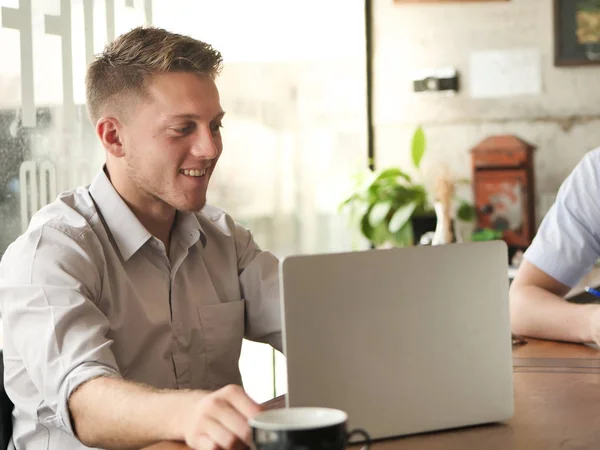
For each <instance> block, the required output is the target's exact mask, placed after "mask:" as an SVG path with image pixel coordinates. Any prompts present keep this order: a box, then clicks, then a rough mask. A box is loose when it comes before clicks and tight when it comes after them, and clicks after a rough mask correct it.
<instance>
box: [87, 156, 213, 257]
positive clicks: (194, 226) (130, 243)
mask: <svg viewBox="0 0 600 450" xmlns="http://www.w3.org/2000/svg"><path fill="white" fill-rule="evenodd" d="M89 192H90V195H91V197H92V200H93V201H94V203H95V204H96V207H97V208H98V210H99V212H100V215H101V216H102V219H103V221H104V223H106V225H107V227H108V229H109V231H110V233H111V235H112V237H113V239H114V240H115V243H116V244H117V247H118V248H119V252H120V253H121V256H122V257H123V260H125V261H127V260H129V258H131V257H132V256H133V255H134V254H135V252H137V251H138V250H139V249H140V248H141V247H142V246H143V245H144V244H145V243H146V242H148V240H149V239H150V238H152V234H150V232H149V231H148V230H147V229H146V227H144V225H143V224H142V223H141V222H140V221H139V219H138V218H137V217H136V215H135V214H134V213H133V211H131V209H129V206H127V203H125V201H124V200H123V199H122V198H121V196H120V195H119V193H118V192H117V191H116V189H115V188H114V186H113V185H112V183H111V182H110V180H109V179H108V176H107V175H106V172H105V168H104V167H103V168H102V170H100V171H99V172H98V174H97V175H96V177H95V178H94V181H92V184H91V185H90V188H89ZM174 231H175V232H178V233H181V235H182V236H183V237H184V238H183V239H184V242H186V244H187V245H188V247H191V246H192V245H193V244H195V243H196V242H198V239H200V241H201V242H202V246H203V247H206V234H205V233H204V231H203V230H202V226H201V225H200V221H199V220H198V217H196V214H194V213H191V212H182V211H178V212H177V219H176V222H175V230H174ZM194 231H195V232H194ZM198 231H199V232H200V233H198Z"/></svg>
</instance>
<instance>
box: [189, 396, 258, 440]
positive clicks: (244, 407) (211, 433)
mask: <svg viewBox="0 0 600 450" xmlns="http://www.w3.org/2000/svg"><path fill="white" fill-rule="evenodd" d="M188 411H189V413H188V416H187V417H185V418H184V422H183V435H184V439H185V443H186V444H187V445H188V446H189V447H191V448H193V449H194V450H205V449H210V450H213V449H224V450H236V449H243V448H246V447H247V446H249V445H251V436H250V427H249V426H248V419H250V418H251V417H254V416H255V415H256V414H258V413H259V412H260V411H261V409H260V406H259V405H258V404H256V403H255V402H254V401H253V400H252V399H251V398H250V397H248V395H247V394H246V393H245V392H244V390H243V389H242V388H241V387H240V386H235V385H230V386H226V387H224V388H222V389H219V390H218V391H215V392H212V393H210V394H208V395H204V396H202V397H201V398H199V399H198V400H196V401H195V402H194V403H193V404H192V407H191V409H190V410H188Z"/></svg>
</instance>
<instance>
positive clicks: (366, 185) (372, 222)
mask: <svg viewBox="0 0 600 450" xmlns="http://www.w3.org/2000/svg"><path fill="white" fill-rule="evenodd" d="M425 144H426V143H425V133H424V132H423V129H422V127H418V128H417V129H416V131H415V133H414V134H413V137H412V145H411V157H412V158H411V159H412V163H413V165H414V168H415V169H416V170H417V171H419V168H420V166H421V160H422V159H423V155H424V154H425ZM356 181H357V182H356V186H355V190H354V192H353V194H352V195H351V196H350V197H348V198H347V199H346V200H345V201H344V202H343V203H342V204H341V205H340V207H341V209H342V210H345V211H348V212H349V215H350V217H351V220H352V221H353V222H354V223H355V224H357V225H358V226H359V229H360V231H361V233H362V235H363V236H364V237H366V238H367V239H368V240H369V241H370V242H371V243H372V244H373V245H374V246H376V247H381V246H398V247H405V246H409V245H413V244H414V232H413V225H412V221H411V218H413V217H414V216H415V215H418V214H425V213H426V212H427V211H429V210H430V209H431V208H430V206H429V202H428V198H427V191H426V189H425V186H424V185H423V184H421V183H418V182H416V181H414V180H413V178H412V177H411V176H410V175H409V174H408V173H406V172H405V171H403V170H401V169H400V168H398V167H392V168H387V169H384V170H382V171H378V172H373V171H370V170H369V171H367V172H366V173H363V174H360V175H359V176H358V177H357V178H356Z"/></svg>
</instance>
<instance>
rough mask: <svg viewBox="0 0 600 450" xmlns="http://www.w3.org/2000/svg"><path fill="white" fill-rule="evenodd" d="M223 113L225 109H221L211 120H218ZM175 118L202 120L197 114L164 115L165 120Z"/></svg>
mask: <svg viewBox="0 0 600 450" xmlns="http://www.w3.org/2000/svg"><path fill="white" fill-rule="evenodd" d="M224 115H225V111H221V112H220V113H219V114H217V115H216V116H215V117H214V118H213V119H212V120H220V119H222V118H223V116H224ZM177 119H190V120H202V116H199V115H198V114H172V115H169V116H167V117H166V120H177Z"/></svg>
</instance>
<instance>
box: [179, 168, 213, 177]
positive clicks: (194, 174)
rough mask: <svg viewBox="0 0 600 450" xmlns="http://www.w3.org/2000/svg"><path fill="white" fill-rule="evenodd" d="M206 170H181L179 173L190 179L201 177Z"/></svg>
mask: <svg viewBox="0 0 600 450" xmlns="http://www.w3.org/2000/svg"><path fill="white" fill-rule="evenodd" d="M207 170H208V169H202V170H199V169H182V170H181V173H183V174H184V175H187V176H190V177H203V176H204V175H206V171H207Z"/></svg>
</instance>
